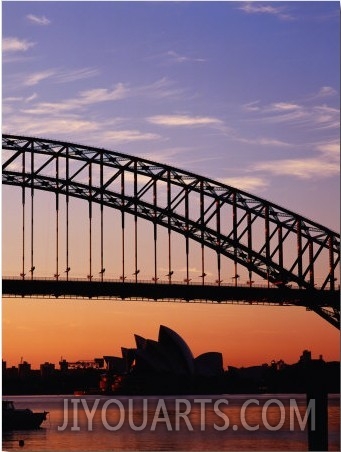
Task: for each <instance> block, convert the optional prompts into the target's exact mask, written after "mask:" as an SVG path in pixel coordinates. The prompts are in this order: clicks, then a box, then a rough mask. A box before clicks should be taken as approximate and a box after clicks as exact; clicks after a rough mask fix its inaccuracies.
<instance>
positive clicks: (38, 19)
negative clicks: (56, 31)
mask: <svg viewBox="0 0 341 452" xmlns="http://www.w3.org/2000/svg"><path fill="white" fill-rule="evenodd" d="M26 18H27V19H28V20H29V21H30V22H32V23H33V24H37V25H49V24H50V23H51V21H50V20H49V19H48V18H47V17H45V16H35V15H34V14H28V15H27V16H26Z"/></svg>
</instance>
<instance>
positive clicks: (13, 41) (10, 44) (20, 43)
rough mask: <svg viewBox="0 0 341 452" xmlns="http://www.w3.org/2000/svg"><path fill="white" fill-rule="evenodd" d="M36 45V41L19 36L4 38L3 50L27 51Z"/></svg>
mask: <svg viewBox="0 0 341 452" xmlns="http://www.w3.org/2000/svg"><path fill="white" fill-rule="evenodd" d="M34 45H35V43H34V42H30V41H27V40H26V39H19V38H4V39H3V40H2V51H3V52H4V53H6V52H26V51H27V50H28V49H29V48H30V47H33V46H34Z"/></svg>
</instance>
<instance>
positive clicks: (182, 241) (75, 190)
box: [2, 134, 340, 328]
mask: <svg viewBox="0 0 341 452" xmlns="http://www.w3.org/2000/svg"><path fill="white" fill-rule="evenodd" d="M2 156H3V159H2V160H3V165H2V183H3V189H4V187H5V186H11V187H12V188H11V190H9V191H6V197H7V198H10V200H9V203H10V206H11V208H10V209H9V210H11V212H9V213H8V212H7V211H6V210H4V212H3V215H4V216H5V217H6V218H7V215H9V216H10V224H9V226H8V227H7V229H9V231H10V233H9V234H7V235H5V233H4V234H3V249H4V251H3V273H4V271H6V269H7V267H8V268H10V269H11V272H12V273H11V274H9V275H6V276H4V274H3V279H2V293H3V296H6V297H12V296H18V297H71V298H72V297H77V298H82V297H84V298H116V299H122V300H125V299H137V300H138V299H150V300H155V301H168V300H171V301H185V302H192V301H198V302H199V301H200V302H211V303H246V304H269V305H288V306H293V305H294V306H303V307H305V308H306V309H308V310H312V311H314V312H316V313H317V314H319V315H320V316H321V317H322V318H324V319H325V320H327V321H328V322H329V323H330V324H332V325H333V326H335V327H337V328H339V327H340V298H339V297H340V286H339V282H338V276H339V269H340V235H339V234H338V233H336V232H334V231H332V230H331V229H329V228H327V227H325V226H323V225H321V224H318V223H317V222H314V221H312V220H309V219H307V218H305V217H303V216H301V215H299V214H297V213H294V212H291V211H290V210H288V209H286V208H283V207H280V206H279V205H276V204H274V203H272V202H269V201H267V200H265V199H262V198H259V197H257V196H254V195H252V194H250V193H246V192H244V191H242V190H238V189H237V188H234V187H231V186H228V185H226V184H223V183H221V182H218V181H214V180H212V179H208V178H206V177H204V176H200V175H197V174H193V173H191V172H188V171H184V170H181V169H178V168H175V167H173V166H169V165H164V164H160V163H157V162H153V161H151V160H146V159H144V158H140V157H138V156H132V155H126V154H122V153H119V152H116V151H109V150H106V149H102V148H96V147H92V146H85V145H79V144H73V143H68V142H62V141H56V140H49V139H41V138H34V137H27V136H16V135H9V134H4V135H3V136H2ZM6 190H8V189H7V188H6ZM12 198H13V200H12ZM15 200H16V201H17V204H15ZM11 215H12V216H11ZM42 215H45V216H42ZM46 230H50V231H51V232H50V233H46ZM44 240H45V241H44ZM180 255H181V256H180ZM180 261H181V262H180ZM147 262H148V264H147ZM76 268H78V270H77V271H78V273H77V272H76ZM7 273H8V271H7ZM180 275H181V276H180ZM76 276H77V277H76Z"/></svg>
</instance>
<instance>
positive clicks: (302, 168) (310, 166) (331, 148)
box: [250, 140, 340, 179]
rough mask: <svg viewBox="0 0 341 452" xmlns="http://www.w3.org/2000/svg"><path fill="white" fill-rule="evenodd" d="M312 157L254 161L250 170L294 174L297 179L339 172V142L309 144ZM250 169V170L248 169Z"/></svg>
mask: <svg viewBox="0 0 341 452" xmlns="http://www.w3.org/2000/svg"><path fill="white" fill-rule="evenodd" d="M311 149H312V150H313V151H315V156H314V157H307V158H304V157H302V158H299V157H298V158H291V159H282V160H271V161H264V162H259V163H256V164H255V165H254V166H253V168H252V171H261V172H267V173H271V174H273V175H275V176H294V177H297V178H299V179H311V178H326V177H332V176H337V175H339V174H340V144H339V141H338V140H329V141H325V142H321V143H317V144H315V145H311ZM250 171H251V170H250Z"/></svg>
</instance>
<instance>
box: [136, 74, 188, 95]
mask: <svg viewBox="0 0 341 452" xmlns="http://www.w3.org/2000/svg"><path fill="white" fill-rule="evenodd" d="M131 93H132V94H134V95H136V96H147V97H151V98H155V99H166V98H172V99H175V98H179V97H181V98H183V96H184V89H183V88H179V87H177V86H176V85H175V83H174V82H173V81H172V80H169V79H168V78H167V77H162V78H161V79H159V80H156V81H155V82H153V83H149V84H147V85H141V86H136V87H134V88H132V89H131Z"/></svg>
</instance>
